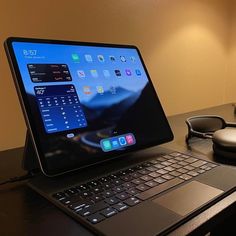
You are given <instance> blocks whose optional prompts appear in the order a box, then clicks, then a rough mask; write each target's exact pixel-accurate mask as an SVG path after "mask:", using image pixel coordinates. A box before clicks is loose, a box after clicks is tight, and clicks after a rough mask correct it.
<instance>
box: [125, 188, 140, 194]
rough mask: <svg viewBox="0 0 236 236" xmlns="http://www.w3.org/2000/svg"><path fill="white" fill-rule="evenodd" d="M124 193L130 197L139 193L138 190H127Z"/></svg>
mask: <svg viewBox="0 0 236 236" xmlns="http://www.w3.org/2000/svg"><path fill="white" fill-rule="evenodd" d="M126 193H128V194H130V195H136V194H137V193H140V191H139V190H138V189H135V188H133V189H129V190H128V191H126Z"/></svg>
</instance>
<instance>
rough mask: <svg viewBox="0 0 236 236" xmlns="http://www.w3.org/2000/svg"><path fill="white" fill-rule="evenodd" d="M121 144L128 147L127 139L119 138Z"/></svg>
mask: <svg viewBox="0 0 236 236" xmlns="http://www.w3.org/2000/svg"><path fill="white" fill-rule="evenodd" d="M119 143H120V145H121V146H125V145H126V139H125V137H119Z"/></svg>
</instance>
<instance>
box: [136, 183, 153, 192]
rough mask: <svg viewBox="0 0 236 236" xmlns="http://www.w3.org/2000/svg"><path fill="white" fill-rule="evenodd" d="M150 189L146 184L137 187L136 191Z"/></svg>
mask: <svg viewBox="0 0 236 236" xmlns="http://www.w3.org/2000/svg"><path fill="white" fill-rule="evenodd" d="M149 188H150V187H148V186H147V185H144V184H140V185H138V186H137V187H136V189H138V190H140V191H145V190H147V189H149Z"/></svg>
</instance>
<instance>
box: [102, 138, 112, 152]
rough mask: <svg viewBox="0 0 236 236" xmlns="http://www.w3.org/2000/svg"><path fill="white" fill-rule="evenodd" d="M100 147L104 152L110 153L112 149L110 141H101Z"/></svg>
mask: <svg viewBox="0 0 236 236" xmlns="http://www.w3.org/2000/svg"><path fill="white" fill-rule="evenodd" d="M102 147H103V149H104V151H110V150H111V149H112V146H111V142H110V140H102Z"/></svg>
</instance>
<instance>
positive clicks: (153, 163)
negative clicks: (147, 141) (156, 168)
mask: <svg viewBox="0 0 236 236" xmlns="http://www.w3.org/2000/svg"><path fill="white" fill-rule="evenodd" d="M149 163H150V164H152V165H155V164H157V163H158V161H156V160H151V161H149Z"/></svg>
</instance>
